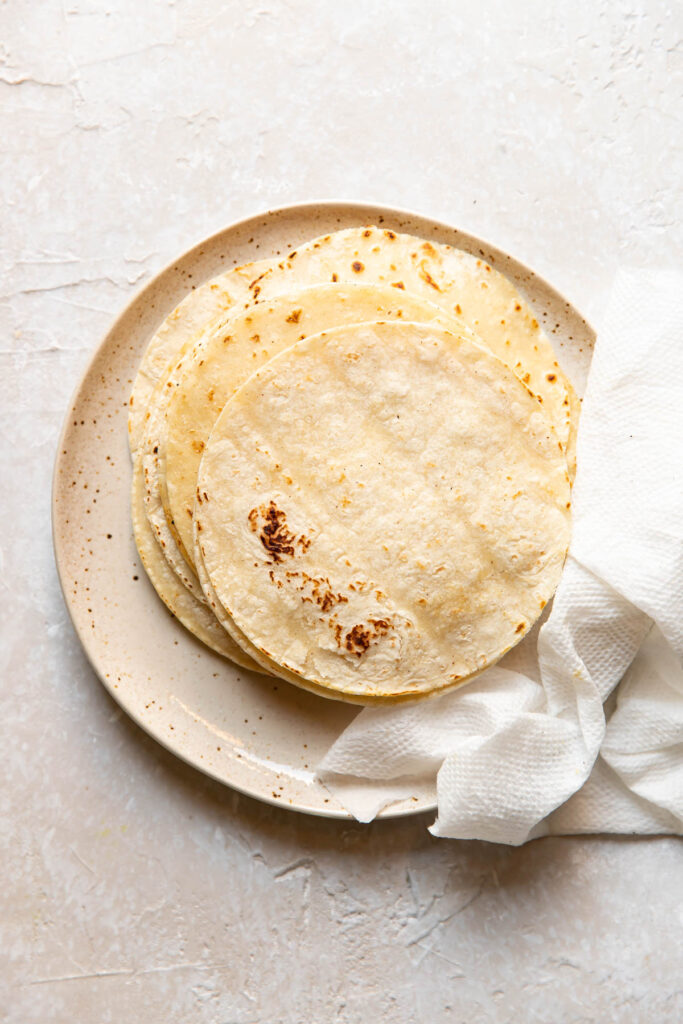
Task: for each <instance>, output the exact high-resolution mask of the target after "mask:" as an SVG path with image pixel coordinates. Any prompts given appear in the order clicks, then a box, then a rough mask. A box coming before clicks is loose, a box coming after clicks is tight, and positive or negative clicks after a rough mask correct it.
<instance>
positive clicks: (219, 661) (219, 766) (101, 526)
mask: <svg viewBox="0 0 683 1024" xmlns="http://www.w3.org/2000/svg"><path fill="white" fill-rule="evenodd" d="M366 223H380V224H383V225H384V226H385V227H386V228H391V229H393V230H395V231H405V232H409V233H412V234H416V235H420V236H422V237H424V238H428V239H436V240H437V241H440V242H447V243H449V244H451V245H454V246H457V247H458V248H461V249H465V250H467V251H468V252H470V253H473V254H474V255H476V256H481V257H482V258H483V259H485V260H487V261H488V262H490V263H492V264H493V265H494V266H495V267H496V268H497V269H498V270H500V271H502V272H503V273H504V274H505V275H506V276H507V277H509V278H510V279H511V280H512V281H513V282H514V283H515V285H516V286H517V287H518V288H519V290H520V291H521V292H522V294H523V295H524V296H525V298H526V299H527V300H528V301H529V303H530V304H531V305H532V306H533V308H534V310H535V313H536V316H537V318H538V320H539V322H540V323H541V324H542V326H543V327H544V328H545V329H546V333H547V334H548V336H549V337H550V339H551V341H552V342H553V345H554V346H555V347H556V350H557V353H558V359H559V361H560V363H561V365H562V366H563V368H564V369H565V370H566V372H567V373H568V375H569V376H570V378H571V379H572V381H573V382H574V385H575V387H577V390H578V391H579V393H581V392H582V390H583V385H584V383H585V378H586V375H587V371H588V366H589V363H590V355H591V351H592V347H593V342H594V333H593V331H592V329H591V328H590V327H589V325H588V324H587V323H586V321H585V320H584V319H582V317H581V316H580V314H579V313H578V312H577V311H576V310H575V309H574V308H573V307H572V305H571V304H570V303H569V302H567V301H566V300H565V299H564V298H563V297H562V296H561V295H559V294H558V293H557V292H556V291H555V290H554V289H553V288H551V286H550V285H548V284H547V283H546V282H545V281H543V280H542V279H541V278H539V277H538V276H537V275H536V274H534V273H533V272H532V271H531V270H529V269H528V268H527V267H525V266H523V265H522V264H521V263H519V262H518V261H516V260H514V259H513V258H512V257H511V256H508V255H506V254H505V253H503V252H501V251H500V250H499V249H496V248H493V247H492V246H490V245H489V244H488V243H486V242H483V241H481V240H480V239H478V238H475V237H473V236H472V235H468V234H465V233H463V232H462V231H459V230H457V229H456V228H453V227H449V226H448V225H446V224H441V223H438V222H437V221H434V220H431V219H429V218H427V217H422V216H420V215H418V214H414V213H409V212H407V211H403V210H396V209H392V208H389V207H382V206H374V205H364V204H358V203H341V202H316V203H307V204H302V205H297V206H287V207H282V208H279V209H275V210H271V211H269V212H268V213H265V214H260V215H258V216H255V217H249V218H248V219H246V220H242V221H239V222H238V223H236V224H233V225H231V226H230V227H227V228H225V229H224V230H223V231H220V232H218V234H216V235H213V236H212V237H211V238H208V239H207V240H206V241H204V242H200V243H199V245H196V246H194V248H192V249H190V250H189V251H188V252H186V253H185V254H184V255H183V256H181V257H180V259H178V260H176V261H175V262H174V263H172V264H171V265H170V266H168V267H167V268H166V269H165V270H162V271H161V273H160V274H158V275H157V276H156V277H155V278H154V279H153V280H152V281H150V282H149V284H147V285H146V287H145V288H143V289H142V291H140V292H139V293H138V294H137V295H136V296H135V298H134V299H133V300H132V301H131V302H130V304H129V305H128V306H127V307H126V309H124V311H123V312H122V313H121V315H120V316H119V317H118V319H117V320H116V322H115V323H114V324H113V326H112V327H111V329H110V331H109V332H108V334H107V335H106V337H105V338H104V340H103V341H102V343H101V344H100V346H99V348H98V349H97V350H96V352H95V353H94V355H93V358H92V360H91V361H90V364H89V365H88V367H87V369H86V371H85V373H84V375H83V378H82V380H81V382H80V384H79V386H78V388H77V390H76V394H75V396H74V398H73V401H72V403H71V407H70V409H69V412H68V414H67V416H66V420H65V423H64V428H63V431H62V435H61V438H60V441H59V449H58V453H57V459H56V465H55V475H54V483H53V495H52V522H53V538H54V546H55V555H56V561H57V569H58V572H59V578H60V582H61V586H62V590H63V593H64V598H65V601H66V604H67V606H68V609H69V613H70V615H71V618H72V620H73V624H74V627H75V629H76V632H77V634H78V636H79V638H80V640H81V642H82V644H83V647H84V648H85V652H86V654H87V656H88V658H89V660H90V662H91V664H92V666H93V668H94V669H95V671H96V673H97V675H98V676H99V678H100V679H101V680H102V682H103V684H104V685H105V687H106V688H107V690H108V691H109V693H110V694H111V695H112V697H113V698H114V699H115V700H116V701H117V702H118V703H119V704H120V705H121V707H122V708H123V709H124V711H126V712H127V714H129V715H130V716H131V718H133V719H134V721H135V722H137V724H138V725H140V726H141V727H142V728H143V729H144V730H145V731H146V732H148V733H149V734H150V735H151V736H153V737H154V738H155V739H156V740H158V741H159V743H161V744H163V745H164V746H165V747H166V748H167V749H168V750H170V751H172V752H173V753H174V754H176V755H177V756H178V757H181V758H182V759H183V760H185V761H187V762H188V763H189V764H191V765H194V767H196V768H199V769H200V771H202V772H205V773H206V774H207V775H210V776H212V777H213V778H215V779H217V780H218V781H220V782H223V783H226V784H227V785H229V786H232V787H234V788H235V789H238V790H240V791H241V792H243V793H247V794H248V795H249V796H253V797H256V798H257V799H259V800H265V801H267V802H269V803H273V804H278V805H284V806H287V807H291V808H293V809H295V810H298V811H306V812H309V813H312V814H320V815H325V816H328V817H336V818H348V817H349V814H348V812H347V811H346V810H345V809H344V808H343V807H342V806H341V805H340V804H338V803H337V802H336V801H335V799H334V798H333V797H332V796H331V795H330V793H329V792H328V791H327V790H326V789H325V788H324V787H323V786H322V785H320V783H318V782H317V781H316V779H315V775H314V769H315V766H316V764H317V763H318V762H319V761H320V760H321V758H322V756H323V754H324V753H325V751H326V750H327V749H328V748H329V747H330V745H331V744H332V743H333V742H334V740H335V739H336V737H337V736H338V735H339V734H340V732H341V731H342V730H343V729H344V728H345V727H346V726H347V725H348V723H349V722H350V721H351V720H352V719H353V718H354V716H355V715H356V714H358V710H359V709H358V708H356V707H352V706H349V705H346V704H342V703H339V702H337V701H333V700H327V699H325V698H322V697H317V696H315V695H313V694H310V693H307V692H305V691H304V690H299V689H297V688H296V687H294V686H290V685H289V684H288V683H285V682H282V681H279V680H273V679H268V678H266V677H264V676H260V675H256V674H252V673H249V672H246V671H244V670H243V669H239V668H237V667H236V666H233V665H232V664H231V663H230V662H227V661H226V660H225V659H223V658H221V657H220V656H219V655H217V654H213V653H212V652H211V651H210V650H209V649H208V648H206V647H204V646H203V644H201V643H200V642H199V641H197V640H195V639H194V638H193V637H192V636H191V635H190V634H189V633H188V632H187V631H186V630H185V629H184V628H183V627H182V626H181V625H180V624H179V623H178V622H176V620H175V619H174V618H173V617H172V616H171V615H170V614H169V613H168V612H167V611H166V609H165V607H164V605H163V604H162V603H161V601H160V599H159V598H158V597H157V595H156V593H155V591H154V590H153V588H152V586H151V584H150V583H149V581H148V580H147V576H146V575H145V571H144V569H143V568H142V566H141V564H140V560H139V558H138V555H137V551H136V548H135V544H134V541H133V534H132V528H131V519H130V501H129V495H130V486H131V472H132V468H131V461H130V456H129V453H128V442H127V413H128V397H129V394H130V390H131V386H132V383H133V379H134V377H135V374H136V372H137V367H138V364H139V362H140V359H141V357H142V353H143V352H144V349H145V347H146V345H147V343H148V341H149V339H150V337H151V336H152V334H153V333H154V331H155V330H156V328H157V327H158V325H159V324H160V323H161V321H162V320H163V319H164V318H165V317H166V316H167V315H168V313H170V312H171V310H172V309H173V308H174V307H175V306H176V305H177V304H178V303H179V302H180V300H181V299H182V298H183V297H184V296H185V295H186V294H187V292H188V291H189V290H190V289H192V288H196V287H197V286H198V285H200V284H201V283H203V282H204V281H206V280H207V279H209V278H211V277H215V276H216V275H217V274H220V273H222V272H223V271H225V270H227V269H229V268H230V267H233V266H238V265H239V264H242V263H246V262H248V261H249V260H255V259H260V258H263V257H267V256H279V255H282V254H284V253H286V252H287V251H288V250H289V249H291V248H296V247H297V246H299V245H300V244H301V243H302V242H304V241H306V240H308V239H310V238H313V237H315V236H316V235H321V234H326V233H327V232H331V231H335V230H338V229H341V228H347V227H353V226H358V225H362V224H366ZM435 806H436V793H435V787H434V785H431V784H427V785H425V786H424V787H423V788H416V789H415V790H414V792H413V794H412V795H411V797H410V798H409V799H407V800H402V801H400V802H396V803H394V804H391V805H390V806H388V807H386V808H385V809H384V810H383V811H382V812H381V817H399V816H401V815H406V814H414V813H417V812H419V811H426V810H432V809H434V807H435Z"/></svg>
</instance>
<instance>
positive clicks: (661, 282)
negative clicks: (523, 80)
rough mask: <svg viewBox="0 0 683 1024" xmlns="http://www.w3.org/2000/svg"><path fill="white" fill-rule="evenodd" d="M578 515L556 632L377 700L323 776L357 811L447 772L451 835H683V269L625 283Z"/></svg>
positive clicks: (597, 391) (583, 444)
mask: <svg viewBox="0 0 683 1024" xmlns="http://www.w3.org/2000/svg"><path fill="white" fill-rule="evenodd" d="M572 507H573V514H574V521H573V537H572V543H571V548H570V553H569V557H568V559H567V564H566V566H565V570H564V573H563V576H562V579H561V581H560V585H559V588H558V590H557V594H556V595H555V600H554V602H553V605H552V609H551V612H550V615H549V616H548V618H547V621H546V622H545V624H544V625H543V626H541V628H540V629H537V630H535V631H534V632H533V633H532V634H531V635H530V636H529V637H527V638H526V640H525V641H524V642H523V643H522V644H520V646H519V647H518V648H517V649H516V650H514V651H512V652H511V653H510V654H509V655H508V656H507V657H506V658H505V659H504V660H503V661H502V662H501V663H500V664H499V665H498V666H496V667H494V668H491V669H489V670H488V671H487V672H485V673H484V674H483V675H481V676H480V677H479V678H478V679H476V680H474V681H473V682H472V683H470V684H468V685H467V686H465V687H463V688H462V689H461V690H456V691H454V692H453V693H451V694H448V695H446V696H444V697H442V698H440V699H438V700H431V701H424V702H422V703H418V704H414V705H412V706H406V707H390V708H367V709H364V710H363V711H362V712H361V713H360V714H359V715H358V716H357V717H356V718H355V719H354V721H353V722H352V723H351V724H350V725H349V726H348V728H347V729H346V730H345V731H344V733H343V734H342V735H341V736H340V737H339V739H338V740H337V741H336V742H335V743H334V745H333V746H332V748H331V749H330V750H329V751H328V753H327V755H326V756H325V758H324V760H323V761H322V763H321V765H320V766H319V770H318V776H319V778H320V779H321V780H322V781H323V783H324V784H325V785H326V786H327V787H328V789H329V790H330V791H331V792H332V793H333V794H334V795H335V796H336V797H337V798H338V799H339V800H340V801H341V802H342V804H344V806H345V807H346V808H347V809H348V810H349V811H350V812H351V813H353V814H354V816H355V817H356V818H358V819H359V820H360V821H370V820H371V819H372V818H373V817H375V815H376V814H377V813H378V811H379V810H380V809H381V808H382V807H383V806H385V805H386V804H388V803H391V802H393V801H394V800H397V799H401V798H404V797H406V796H409V795H411V793H413V792H414V790H415V787H416V786H419V785H422V786H424V784H425V782H427V781H428V780H429V779H430V778H431V779H433V778H434V776H436V781H437V797H438V817H437V820H436V822H435V823H434V825H433V826H432V827H431V831H432V832H433V833H434V835H437V836H448V837H452V838H458V839H487V840H490V841H493V842H499V843H509V844H512V845H518V844H521V843H524V842H526V840H528V839H532V838H535V837H537V836H540V835H548V834H568V833H577V832H629V833H634V832H639V833H675V834H680V833H681V831H682V830H683V276H682V275H680V274H678V273H676V272H674V271H659V272H658V271H622V272H620V274H619V275H618V277H617V280H616V282H615V285H614V289H613V292H612V296H611V300H610V303H609V306H608V309H607V313H606V316H605V322H604V326H603V329H602V331H601V332H600V336H599V338H598V342H597V344H596V347H595V352H594V355H593V361H592V364H591V369H590V376H589V381H588V387H587V391H586V396H585V399H584V403H583V412H582V419H581V427H580V430H579V439H578V472H577V477H576V483H575V486H574V493H573V502H572ZM620 680H622V681H621V684H620V685H619V687H618V690H617V692H616V699H615V696H614V695H612V696H611V697H610V694H612V691H613V690H614V688H615V687H616V686H617V684H618V683H619V681H620ZM605 702H606V703H605ZM606 718H607V721H606Z"/></svg>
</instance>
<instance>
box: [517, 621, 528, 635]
mask: <svg viewBox="0 0 683 1024" xmlns="http://www.w3.org/2000/svg"><path fill="white" fill-rule="evenodd" d="M525 628H526V622H520V624H519V625H518V626H517V629H516V630H515V633H521V632H522V630H523V629H525Z"/></svg>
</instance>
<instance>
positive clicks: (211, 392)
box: [206, 388, 215, 402]
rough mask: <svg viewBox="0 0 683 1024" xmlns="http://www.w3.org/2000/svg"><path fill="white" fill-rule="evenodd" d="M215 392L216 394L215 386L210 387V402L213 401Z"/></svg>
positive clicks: (208, 396)
mask: <svg viewBox="0 0 683 1024" xmlns="http://www.w3.org/2000/svg"><path fill="white" fill-rule="evenodd" d="M214 394H215V392H214V390H213V388H209V391H208V394H207V396H206V397H207V398H208V399H209V401H210V402H213V396H214Z"/></svg>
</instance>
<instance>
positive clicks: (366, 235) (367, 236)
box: [363, 228, 372, 238]
mask: <svg viewBox="0 0 683 1024" xmlns="http://www.w3.org/2000/svg"><path fill="white" fill-rule="evenodd" d="M371 234H372V231H370V229H369V228H366V229H365V231H364V232H363V238H369V237H370V235H371Z"/></svg>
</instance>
